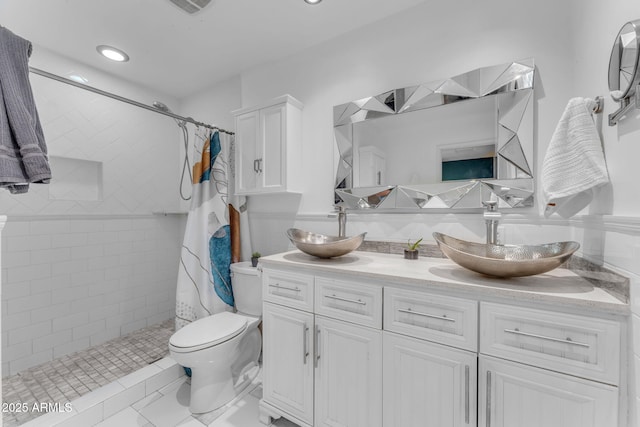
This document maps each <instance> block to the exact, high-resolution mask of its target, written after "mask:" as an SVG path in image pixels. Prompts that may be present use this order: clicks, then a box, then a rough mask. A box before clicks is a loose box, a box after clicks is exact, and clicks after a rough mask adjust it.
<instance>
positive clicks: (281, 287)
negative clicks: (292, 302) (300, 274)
mask: <svg viewBox="0 0 640 427" xmlns="http://www.w3.org/2000/svg"><path fill="white" fill-rule="evenodd" d="M269 287H271V288H276V289H284V290H286V291H294V292H301V289H300V288H298V287H295V288H290V287H288V286H280V284H279V283H276V284H275V285H272V284H271V283H269Z"/></svg>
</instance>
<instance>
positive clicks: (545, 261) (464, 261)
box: [433, 233, 580, 277]
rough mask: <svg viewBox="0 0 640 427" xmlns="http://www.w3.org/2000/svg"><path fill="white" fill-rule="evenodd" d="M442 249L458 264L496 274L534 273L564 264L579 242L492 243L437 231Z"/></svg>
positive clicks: (489, 274)
mask: <svg viewBox="0 0 640 427" xmlns="http://www.w3.org/2000/svg"><path fill="white" fill-rule="evenodd" d="M433 237H434V239H435V240H436V242H437V243H438V246H439V247H440V250H442V252H444V254H445V255H446V256H447V257H448V258H449V259H451V260H452V261H454V262H455V263H456V264H458V265H460V266H462V267H464V268H467V269H469V270H473V271H475V272H477V273H482V274H486V275H488V276H495V277H521V276H533V275H534V274H542V273H546V272H547V271H550V270H553V269H554V268H556V267H559V266H560V265H562V263H563V262H565V261H566V260H568V259H569V257H571V255H572V254H573V253H574V252H575V251H576V250H578V248H579V247H580V244H579V243H578V242H555V243H546V244H543V245H492V244H485V243H474V242H467V241H464V240H460V239H456V238H455V237H451V236H447V235H446V234H442V233H433Z"/></svg>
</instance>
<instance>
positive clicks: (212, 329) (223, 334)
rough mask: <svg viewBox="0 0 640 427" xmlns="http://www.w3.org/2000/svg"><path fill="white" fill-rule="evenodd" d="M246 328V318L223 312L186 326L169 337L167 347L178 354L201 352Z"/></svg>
mask: <svg viewBox="0 0 640 427" xmlns="http://www.w3.org/2000/svg"><path fill="white" fill-rule="evenodd" d="M246 328H247V318H246V317H244V316H242V315H238V314H235V313H231V312H229V311H225V312H222V313H217V314H214V315H212V316H207V317H203V318H202V319H198V320H196V321H195V322H193V323H190V324H188V325H187V326H185V327H184V328H182V329H180V330H179V331H177V332H176V333H174V334H173V335H172V336H171V339H170V340H169V345H170V346H171V347H172V349H173V351H176V352H179V353H188V352H192V351H197V350H202V349H204V348H208V347H212V346H215V345H218V344H220V343H223V342H225V341H228V340H230V339H232V338H233V337H236V336H238V335H239V334H241V333H242V332H243V331H244V330H245V329H246Z"/></svg>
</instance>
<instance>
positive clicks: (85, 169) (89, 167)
mask: <svg viewBox="0 0 640 427" xmlns="http://www.w3.org/2000/svg"><path fill="white" fill-rule="evenodd" d="M49 162H50V164H51V170H52V172H53V177H54V178H53V179H52V180H51V183H50V184H49V200H77V201H101V200H102V194H103V173H102V162H96V161H92V160H84V159H74V158H71V157H59V156H49Z"/></svg>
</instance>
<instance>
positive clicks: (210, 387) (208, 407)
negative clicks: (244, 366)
mask: <svg viewBox="0 0 640 427" xmlns="http://www.w3.org/2000/svg"><path fill="white" fill-rule="evenodd" d="M215 365H216V364H215V363H210V364H207V365H205V366H201V367H198V368H191V370H192V374H191V402H190V404H189V410H190V411H191V412H192V413H194V414H203V413H205V412H211V411H214V410H216V409H218V408H220V407H221V406H223V405H225V404H226V403H227V402H229V401H230V400H231V399H233V398H234V397H235V395H236V392H235V389H234V386H233V377H232V375H231V369H230V367H229V366H226V367H216V366H215Z"/></svg>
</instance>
